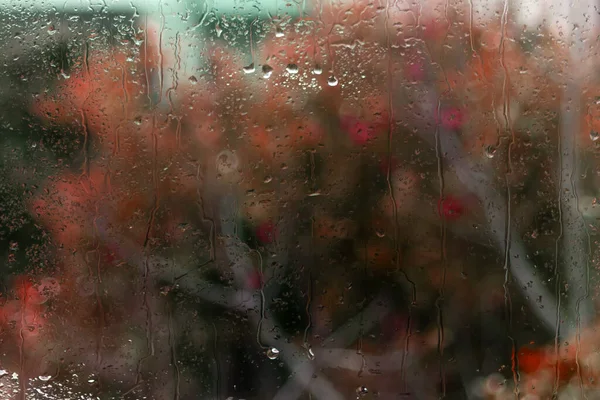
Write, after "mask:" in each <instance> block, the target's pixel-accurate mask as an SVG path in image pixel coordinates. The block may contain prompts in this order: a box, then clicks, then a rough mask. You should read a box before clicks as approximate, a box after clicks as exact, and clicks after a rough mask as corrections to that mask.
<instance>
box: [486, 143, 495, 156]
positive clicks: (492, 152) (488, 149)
mask: <svg viewBox="0 0 600 400" xmlns="http://www.w3.org/2000/svg"><path fill="white" fill-rule="evenodd" d="M495 155H496V148H495V147H494V146H492V145H489V146H486V147H485V156H486V157H487V158H494V156H495Z"/></svg>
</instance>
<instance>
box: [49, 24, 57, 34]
mask: <svg viewBox="0 0 600 400" xmlns="http://www.w3.org/2000/svg"><path fill="white" fill-rule="evenodd" d="M55 34H56V28H55V27H54V25H50V26H49V27H48V35H55Z"/></svg>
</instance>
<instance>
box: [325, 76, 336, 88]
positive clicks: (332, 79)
mask: <svg viewBox="0 0 600 400" xmlns="http://www.w3.org/2000/svg"><path fill="white" fill-rule="evenodd" d="M327 84H328V85H329V86H337V84H338V80H337V78H336V77H335V76H333V75H331V76H330V77H329V78H328V79H327Z"/></svg>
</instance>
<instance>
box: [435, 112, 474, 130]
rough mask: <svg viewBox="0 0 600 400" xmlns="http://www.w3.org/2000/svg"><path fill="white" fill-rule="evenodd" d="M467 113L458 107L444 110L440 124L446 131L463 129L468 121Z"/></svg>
mask: <svg viewBox="0 0 600 400" xmlns="http://www.w3.org/2000/svg"><path fill="white" fill-rule="evenodd" d="M466 119H467V118H466V115H465V113H464V112H463V111H462V110H461V109H460V108H456V107H448V108H444V109H442V112H441V121H440V123H441V124H442V126H443V127H444V128H446V129H452V130H457V129H460V128H462V126H463V125H464V123H465V121H466Z"/></svg>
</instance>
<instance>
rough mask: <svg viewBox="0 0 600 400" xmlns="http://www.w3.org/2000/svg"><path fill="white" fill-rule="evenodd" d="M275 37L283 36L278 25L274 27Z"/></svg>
mask: <svg viewBox="0 0 600 400" xmlns="http://www.w3.org/2000/svg"><path fill="white" fill-rule="evenodd" d="M275 37H283V29H281V27H280V26H278V27H277V28H275Z"/></svg>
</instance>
